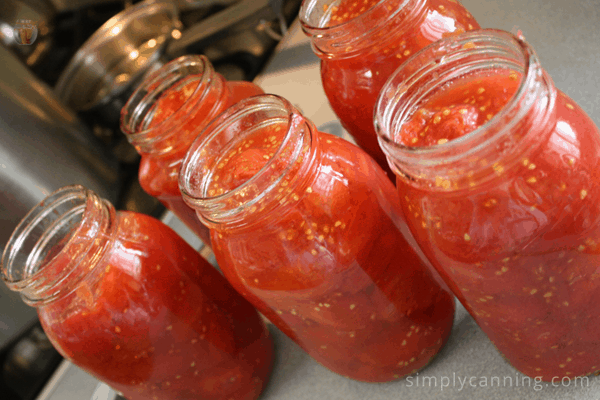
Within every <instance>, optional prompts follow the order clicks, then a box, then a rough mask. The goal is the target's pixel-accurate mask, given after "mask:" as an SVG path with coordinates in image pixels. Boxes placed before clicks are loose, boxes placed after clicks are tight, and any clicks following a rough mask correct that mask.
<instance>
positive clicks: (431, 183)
mask: <svg viewBox="0 0 600 400" xmlns="http://www.w3.org/2000/svg"><path fill="white" fill-rule="evenodd" d="M497 71H504V72H507V73H509V74H514V75H513V76H514V77H515V79H519V80H520V81H519V83H518V89H517V90H516V92H515V94H514V95H513V96H512V98H511V99H510V100H509V101H508V103H507V104H505V105H504V107H503V108H502V109H501V110H500V112H499V113H497V114H496V115H495V116H494V117H493V118H491V120H489V121H488V122H487V123H485V124H484V125H482V126H480V127H478V128H477V129H475V130H474V131H472V132H470V133H468V134H466V135H464V136H462V137H459V138H456V139H453V140H451V141H448V142H446V143H443V144H437V145H433V146H429V147H412V146H405V145H403V144H402V141H401V137H400V136H401V130H402V126H403V125H404V124H405V123H407V122H408V121H409V120H410V119H411V117H412V116H413V115H415V113H416V112H417V111H418V110H419V109H420V107H421V105H422V104H423V103H426V101H427V100H428V99H429V98H431V96H432V95H434V94H435V93H436V92H437V91H439V90H440V89H442V88H445V87H448V86H449V85H451V84H452V81H455V80H457V79H459V78H461V77H468V76H478V75H485V74H495V73H496V72H497ZM517 77H518V78H517ZM555 100H556V89H555V88H554V84H553V82H552V80H551V79H550V77H549V76H548V75H547V74H546V73H545V72H544V71H543V69H542V67H541V66H540V63H539V61H538V58H537V56H536V54H535V52H534V51H533V49H532V48H531V47H530V46H529V44H527V43H526V42H525V41H524V40H523V39H522V38H519V37H516V36H514V35H512V34H510V33H508V32H504V31H500V30H493V29H485V30H478V31H471V32H467V33H463V34H460V35H456V36H453V37H450V38H446V39H443V40H441V41H439V42H436V43H433V44H431V45H429V46H427V47H425V48H424V49H422V50H421V51H419V52H417V53H416V54H414V55H413V56H412V57H411V58H409V59H408V60H407V61H406V62H405V63H404V64H403V65H402V66H400V67H399V68H398V69H397V70H396V71H395V72H394V74H392V75H391V76H390V78H389V79H388V81H387V82H386V84H385V85H384V87H383V89H382V91H381V93H380V95H379V99H378V101H377V106H376V108H375V116H374V118H375V129H376V131H377V134H378V140H379V144H380V146H381V148H382V150H383V151H384V153H385V154H386V156H387V159H388V163H389V164H390V167H391V168H392V170H393V171H394V172H395V173H396V174H397V175H398V176H400V177H404V178H406V181H407V182H408V183H409V184H411V185H413V186H417V187H419V186H421V187H426V188H427V190H439V191H448V190H456V189H457V188H462V187H473V186H478V185H480V184H483V183H484V182H487V181H489V180H490V179H493V178H494V177H495V176H497V175H498V172H499V171H500V168H498V166H500V165H501V166H502V167H501V170H502V171H507V170H508V169H509V168H511V167H512V166H514V165H516V163H517V162H518V159H519V158H520V157H521V156H522V155H523V153H524V152H526V151H530V150H531V149H532V148H535V147H536V143H541V142H542V141H543V138H542V136H541V135H543V134H544V133H549V132H550V131H551V129H550V127H551V126H553V122H554V120H555V117H554V116H555ZM483 161H485V162H483ZM439 182H452V185H440V184H439Z"/></svg>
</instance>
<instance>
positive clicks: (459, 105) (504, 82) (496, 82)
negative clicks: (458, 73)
mask: <svg viewBox="0 0 600 400" xmlns="http://www.w3.org/2000/svg"><path fill="white" fill-rule="evenodd" d="M519 82H520V76H519V75H517V74H516V73H510V74H509V73H508V72H506V73H503V72H501V71H496V74H495V75H494V76H487V77H462V78H460V79H458V80H456V81H454V82H452V84H451V86H449V87H448V88H446V89H445V90H444V89H442V90H440V91H439V93H436V94H434V95H433V96H431V98H430V99H428V100H427V103H426V104H424V105H422V106H421V107H420V109H419V110H418V111H417V112H416V113H415V114H414V115H413V116H412V117H411V119H410V120H409V121H408V122H407V123H405V124H404V125H403V126H402V132H401V135H400V137H399V138H398V141H399V142H400V143H402V144H403V145H405V146H433V145H436V144H444V143H447V142H448V141H451V140H453V139H456V138H459V137H461V136H464V135H466V134H468V133H470V132H472V131H474V130H475V129H477V128H478V127H480V126H481V125H483V124H485V123H486V122H487V121H489V120H491V119H492V118H493V117H494V115H496V114H497V113H498V112H499V111H500V110H502V108H503V107H504V106H505V105H506V103H508V101H509V100H510V99H511V97H512V96H513V95H514V94H515V92H516V91H517V89H518V87H519Z"/></svg>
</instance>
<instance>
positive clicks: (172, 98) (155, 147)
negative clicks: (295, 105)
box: [121, 55, 263, 246]
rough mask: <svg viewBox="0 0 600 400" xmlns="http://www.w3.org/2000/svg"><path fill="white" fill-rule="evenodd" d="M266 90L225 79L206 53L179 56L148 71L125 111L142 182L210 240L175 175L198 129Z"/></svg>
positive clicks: (123, 118) (124, 126)
mask: <svg viewBox="0 0 600 400" xmlns="http://www.w3.org/2000/svg"><path fill="white" fill-rule="evenodd" d="M261 93H263V91H262V90H261V89H260V88H259V87H258V86H256V85H255V84H253V83H250V82H242V81H231V82H229V81H226V80H225V78H224V77H223V76H222V75H220V74H219V73H217V72H215V70H214V68H213V66H212V65H211V63H210V61H209V60H208V59H207V58H206V57H205V56H196V55H188V56H182V57H179V58H177V59H175V60H173V61H171V62H169V63H168V64H166V65H164V66H163V67H162V68H160V69H158V70H157V71H155V72H154V73H153V74H151V75H150V76H148V77H147V78H146V79H144V81H143V82H142V83H141V84H140V85H139V87H138V88H137V89H136V90H135V92H134V93H133V94H132V95H131V97H130V98H129V100H128V101H127V103H126V104H125V106H124V107H123V109H122V111H121V130H122V131H123V133H125V136H126V137H127V139H128V140H129V142H130V143H132V144H133V145H134V146H135V148H136V149H137V151H138V152H139V153H140V154H141V156H142V159H141V162H140V169H139V181H140V184H141V186H142V188H143V189H144V190H145V191H146V192H147V193H148V194H150V195H151V196H154V197H156V198H157V199H159V200H160V201H161V203H162V204H163V205H164V206H165V207H166V208H168V209H169V210H171V211H172V212H173V213H174V214H175V215H176V216H177V217H179V218H180V219H181V220H182V221H183V222H184V223H185V224H186V225H187V226H189V227H190V229H192V230H193V231H194V232H195V233H196V234H197V235H198V237H199V238H200V239H202V240H203V241H204V243H205V244H206V245H208V246H210V234H209V232H208V228H206V227H205V226H204V225H202V224H201V223H200V222H199V221H198V219H197V218H196V216H195V213H194V211H193V210H191V209H190V208H189V207H188V206H187V205H186V204H185V203H184V202H183V200H182V198H181V193H180V192H179V187H178V186H177V177H178V175H179V168H180V167H181V162H182V160H183V158H184V157H185V153H186V151H187V150H188V149H189V147H190V145H191V144H192V142H193V141H194V139H195V137H196V134H197V132H198V130H201V129H202V127H204V126H206V124H207V123H208V122H209V121H210V120H211V119H213V118H214V117H215V116H217V115H218V114H219V113H220V112H222V111H223V110H225V109H226V108H227V107H229V106H231V105H233V104H235V103H236V102H238V101H240V100H241V99H244V98H246V97H250V96H254V95H257V94H261Z"/></svg>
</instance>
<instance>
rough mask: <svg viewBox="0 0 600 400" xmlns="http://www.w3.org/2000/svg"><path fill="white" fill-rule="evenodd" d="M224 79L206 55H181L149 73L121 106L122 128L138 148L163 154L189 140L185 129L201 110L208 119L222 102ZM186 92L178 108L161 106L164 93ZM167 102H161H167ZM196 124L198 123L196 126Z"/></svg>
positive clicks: (165, 94)
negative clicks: (163, 107)
mask: <svg viewBox="0 0 600 400" xmlns="http://www.w3.org/2000/svg"><path fill="white" fill-rule="evenodd" d="M225 93H226V88H225V80H224V78H223V77H222V76H220V75H219V74H218V73H216V72H215V70H214V68H213V66H212V64H211V63H210V61H209V60H208V59H207V58H206V57H205V56H195V55H191V56H182V57H179V58H177V59H175V60H173V61H171V62H169V63H167V64H165V65H164V66H163V67H161V68H160V69H158V70H156V71H154V73H152V74H150V75H149V76H148V77H147V78H146V79H144V81H143V82H142V83H141V84H140V85H139V86H138V87H137V89H136V90H135V91H134V93H133V94H132V95H131V97H130V98H129V100H128V101H127V103H126V104H125V106H124V107H123V109H122V110H121V130H122V131H123V133H125V136H126V137H127V140H129V142H130V143H131V144H133V145H134V146H135V147H136V148H137V150H138V152H140V153H142V154H144V153H146V154H147V153H153V154H163V153H168V152H170V151H172V150H174V149H176V148H180V147H184V146H185V145H187V144H189V143H190V142H191V141H192V140H193V137H192V136H191V135H190V132H182V131H183V130H184V128H185V126H186V123H188V125H189V122H190V121H191V120H193V119H194V118H195V117H196V116H197V115H198V113H199V112H202V115H201V117H202V119H203V120H205V121H209V120H210V119H211V118H212V117H214V114H216V110H217V109H218V108H219V107H220V106H221V104H222V102H223V97H224V95H225ZM175 94H177V95H178V96H183V98H179V99H178V101H181V104H180V105H178V107H177V108H176V109H171V108H169V109H162V108H161V107H160V105H161V102H164V101H165V100H168V98H167V99H166V98H165V96H169V95H171V96H173V95H175ZM164 104H166V102H165V103H162V105H163V106H164ZM196 127H197V126H196ZM188 137H189V140H188V141H186V140H184V139H185V138H188Z"/></svg>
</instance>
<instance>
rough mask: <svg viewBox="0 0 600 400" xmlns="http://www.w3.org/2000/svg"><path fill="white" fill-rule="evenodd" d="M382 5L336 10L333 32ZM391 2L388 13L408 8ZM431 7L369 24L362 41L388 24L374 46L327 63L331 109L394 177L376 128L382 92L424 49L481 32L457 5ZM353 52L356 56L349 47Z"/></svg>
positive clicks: (356, 1) (449, 1)
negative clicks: (451, 37) (376, 110)
mask: <svg viewBox="0 0 600 400" xmlns="http://www.w3.org/2000/svg"><path fill="white" fill-rule="evenodd" d="M378 2H379V1H376V0H364V1H362V0H347V1H342V2H341V4H340V5H339V6H338V8H337V10H336V9H335V8H332V13H331V15H332V16H331V18H330V26H334V25H339V24H340V23H341V22H345V21H348V20H350V19H352V18H355V17H356V16H357V13H358V15H360V14H364V13H366V12H367V11H368V10H369V9H370V8H371V7H373V6H374V5H375V4H376V3H378ZM386 2H387V3H388V4H387V7H392V8H398V7H400V4H401V3H402V1H399V0H386ZM415 3H417V2H415ZM419 3H420V2H419ZM425 3H426V6H425V7H426V9H425V10H424V11H422V12H420V13H417V14H418V15H416V16H415V15H409V16H407V15H406V13H400V15H399V16H398V17H396V18H395V19H393V20H392V21H389V22H382V21H379V20H373V19H371V20H369V21H368V22H367V23H365V24H363V25H361V26H360V29H361V30H357V31H356V32H355V33H354V34H355V35H356V36H357V37H358V36H360V35H362V34H364V33H366V32H368V31H370V30H371V29H373V28H375V24H377V23H379V24H382V23H384V24H385V28H384V29H383V30H380V31H378V32H377V33H374V34H372V35H371V37H372V42H371V43H370V44H367V45H366V48H365V49H362V50H360V51H359V52H358V53H357V54H355V55H352V56H344V54H343V52H342V54H340V55H339V56H335V57H333V58H331V59H323V60H322V62H321V77H322V81H323V87H324V89H325V93H326V94H327V98H328V99H329V103H330V104H331V107H332V108H333V110H334V112H335V113H336V115H337V116H338V118H339V119H340V120H341V122H342V125H343V126H344V128H345V129H346V130H347V131H348V133H350V134H351V135H352V137H353V138H354V139H355V140H356V142H357V143H358V145H359V146H360V147H362V148H363V149H365V150H366V151H367V153H369V154H370V155H371V156H372V157H373V158H375V160H376V161H377V162H378V163H379V165H380V166H381V167H382V168H383V169H384V170H386V171H387V172H388V175H389V176H390V177H393V174H392V172H391V170H390V169H389V166H388V164H387V161H386V159H385V156H384V154H383V152H382V151H381V149H380V148H379V144H378V142H377V135H376V133H375V128H374V127H373V109H374V107H375V103H376V101H377V96H378V95H379V92H380V91H381V88H382V87H383V85H384V83H385V82H386V80H387V78H388V77H389V76H390V75H391V74H392V73H393V72H394V71H395V70H396V69H397V68H398V67H399V66H400V65H401V64H402V63H403V62H404V61H406V60H407V59H408V57H410V56H411V55H412V54H414V53H416V52H417V51H419V50H420V49H422V48H423V47H425V46H427V45H428V44H430V43H433V42H435V41H437V40H439V39H441V38H442V37H445V36H447V35H449V34H451V33H461V32H465V31H468V30H472V29H478V28H479V25H478V24H477V22H476V21H475V19H474V18H473V17H472V16H471V14H469V13H468V12H467V10H465V9H464V8H463V7H462V5H461V4H460V3H458V2H456V1H455V0H427V1H426V2H425ZM407 7H411V8H412V7H415V4H413V3H409V4H408V5H407ZM392 8H389V9H390V10H391V9H392ZM361 10H363V11H361ZM400 27H401V28H400ZM340 28H341V27H340ZM340 28H337V29H340ZM355 29H357V28H355ZM348 51H355V50H354V49H352V47H351V46H349V47H348Z"/></svg>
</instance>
